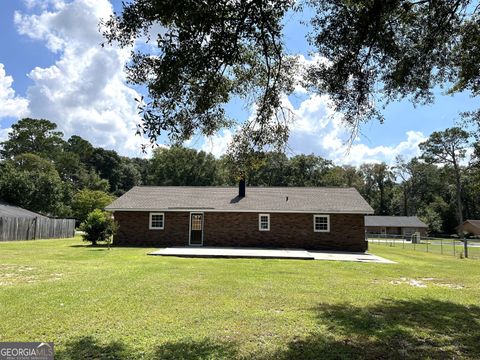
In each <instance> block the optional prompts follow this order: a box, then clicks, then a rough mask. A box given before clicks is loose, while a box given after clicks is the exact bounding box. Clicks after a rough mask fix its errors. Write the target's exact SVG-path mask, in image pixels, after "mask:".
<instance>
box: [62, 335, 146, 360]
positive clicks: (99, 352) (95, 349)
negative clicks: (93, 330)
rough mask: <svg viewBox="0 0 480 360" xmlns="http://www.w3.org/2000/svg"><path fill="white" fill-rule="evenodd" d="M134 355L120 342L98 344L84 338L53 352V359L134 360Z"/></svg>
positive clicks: (89, 338) (88, 337) (70, 342)
mask: <svg viewBox="0 0 480 360" xmlns="http://www.w3.org/2000/svg"><path fill="white" fill-rule="evenodd" d="M136 358H137V356H136V354H134V353H133V351H132V350H131V349H130V348H129V347H128V346H126V345H125V344H124V343H123V342H121V341H112V342H110V343H108V344H99V343H98V342H97V340H96V339H95V338H93V337H92V336H84V337H81V338H77V339H74V340H71V341H69V342H67V343H66V344H65V349H62V350H59V351H57V350H55V359H69V360H85V359H118V360H127V359H128V360H130V359H132V360H133V359H136Z"/></svg>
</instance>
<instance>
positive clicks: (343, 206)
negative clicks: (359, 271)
mask: <svg viewBox="0 0 480 360" xmlns="http://www.w3.org/2000/svg"><path fill="white" fill-rule="evenodd" d="M106 210H109V211H111V212H113V213H114V217H115V220H116V221H117V222H118V224H119V230H118V232H117V234H116V236H115V237H114V240H113V242H114V244H116V245H130V246H131V245H133V246H139V245H141V246H159V247H166V246H219V247H262V248H302V249H311V250H314V249H316V250H342V251H365V250H366V249H367V243H366V241H365V227H364V216H365V214H372V213H373V210H372V208H371V207H370V206H369V205H368V203H367V202H366V201H365V200H364V199H363V198H362V196H361V195H360V194H359V193H358V192H357V190H355V189H354V188H324V187H316V188H298V187H248V188H246V187H245V183H243V182H241V183H240V185H239V187H238V188H236V187H187V186H163V187H162V186H151V187H149V186H137V187H134V188H133V189H131V190H130V191H128V192H127V193H125V194H124V195H123V196H121V197H120V198H118V199H117V200H115V201H114V202H113V203H112V204H110V205H109V206H107V207H106Z"/></svg>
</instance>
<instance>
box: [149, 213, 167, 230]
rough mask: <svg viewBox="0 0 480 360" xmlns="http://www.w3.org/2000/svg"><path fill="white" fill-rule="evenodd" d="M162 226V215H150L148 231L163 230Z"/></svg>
mask: <svg viewBox="0 0 480 360" xmlns="http://www.w3.org/2000/svg"><path fill="white" fill-rule="evenodd" d="M164 225H165V214H164V213H150V230H163V227H164Z"/></svg>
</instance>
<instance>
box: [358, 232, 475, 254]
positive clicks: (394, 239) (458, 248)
mask: <svg viewBox="0 0 480 360" xmlns="http://www.w3.org/2000/svg"><path fill="white" fill-rule="evenodd" d="M366 240H367V241H368V243H369V245H370V244H377V245H383V246H390V247H396V248H400V249H405V250H414V251H422V252H428V253H434V254H441V255H450V256H456V257H460V258H461V257H465V248H464V243H463V241H461V240H460V239H458V238H442V237H429V236H420V235H418V234H413V235H391V234H367V235H366ZM467 247H468V258H471V259H480V239H467Z"/></svg>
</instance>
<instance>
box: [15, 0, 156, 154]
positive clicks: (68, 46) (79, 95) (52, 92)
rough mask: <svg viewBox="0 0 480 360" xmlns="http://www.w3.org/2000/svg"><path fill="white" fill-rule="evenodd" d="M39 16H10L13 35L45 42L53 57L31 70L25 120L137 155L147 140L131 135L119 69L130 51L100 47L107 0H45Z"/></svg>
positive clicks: (130, 100)
mask: <svg viewBox="0 0 480 360" xmlns="http://www.w3.org/2000/svg"><path fill="white" fill-rule="evenodd" d="M49 3H51V4H53V6H49V7H46V6H45V7H40V8H41V11H40V13H39V14H30V13H29V14H21V13H18V12H17V13H16V14H15V24H16V25H17V29H18V31H19V32H20V33H21V34H23V35H26V36H28V37H30V38H32V39H37V40H39V41H43V42H45V45H46V46H47V48H48V49H49V50H50V51H52V52H55V53H57V54H58V56H59V58H58V60H57V61H56V62H55V63H54V64H53V65H51V66H50V67H47V68H40V67H36V68H34V69H33V70H32V71H31V72H30V73H29V75H28V76H29V77H30V78H31V79H32V80H33V82H34V84H33V85H32V86H31V87H29V89H28V91H27V96H28V99H29V100H30V106H29V110H30V115H31V116H32V117H37V118H46V119H49V120H52V121H54V122H56V123H57V124H58V125H59V128H60V129H61V130H62V131H64V132H65V134H66V135H67V136H70V135H72V134H77V135H80V136H82V137H84V138H86V139H88V140H89V141H91V142H92V143H93V144H94V145H96V146H102V147H105V148H114V149H116V150H117V151H119V152H120V153H122V154H126V155H141V144H142V143H145V142H146V140H145V139H142V138H141V137H139V136H135V130H136V125H137V124H138V123H139V122H140V118H139V115H138V111H137V107H136V103H135V100H134V99H135V98H138V97H140V95H139V94H138V93H137V92H136V91H135V90H133V89H132V88H130V87H128V86H127V85H126V79H125V74H124V64H125V62H126V61H128V59H129V55H130V49H120V48H118V47H116V46H105V47H103V48H102V47H101V46H100V44H101V43H102V42H103V41H104V39H103V37H102V35H101V34H100V32H99V31H98V24H99V21H100V19H102V18H107V17H108V16H109V15H110V14H111V13H112V7H111V4H110V2H109V1H108V0H74V1H72V2H69V3H66V2H64V1H60V0H55V1H49Z"/></svg>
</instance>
